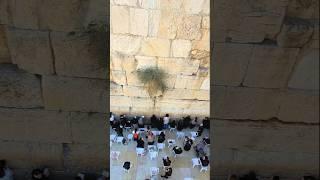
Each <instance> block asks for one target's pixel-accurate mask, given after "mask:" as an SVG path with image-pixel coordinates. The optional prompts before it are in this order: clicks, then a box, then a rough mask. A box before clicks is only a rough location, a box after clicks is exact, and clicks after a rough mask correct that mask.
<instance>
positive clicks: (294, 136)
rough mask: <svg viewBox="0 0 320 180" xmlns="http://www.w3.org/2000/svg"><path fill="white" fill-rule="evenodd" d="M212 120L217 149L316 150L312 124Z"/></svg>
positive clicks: (289, 151)
mask: <svg viewBox="0 0 320 180" xmlns="http://www.w3.org/2000/svg"><path fill="white" fill-rule="evenodd" d="M212 122H213V124H214V127H215V134H216V135H215V137H213V139H214V140H213V141H214V142H217V146H218V145H219V147H220V148H226V149H229V148H230V149H231V148H236V149H239V150H256V151H276V152H287V153H294V152H300V153H316V152H317V149H319V146H318V145H317V144H319V142H318V141H317V140H318V139H319V137H318V136H317V133H318V132H319V129H317V128H316V126H305V125H298V124H282V123H279V122H248V121H246V122H237V121H232V120H229V121H226V120H219V119H215V120H213V121H212ZM222 139H224V140H223V141H222Z"/></svg>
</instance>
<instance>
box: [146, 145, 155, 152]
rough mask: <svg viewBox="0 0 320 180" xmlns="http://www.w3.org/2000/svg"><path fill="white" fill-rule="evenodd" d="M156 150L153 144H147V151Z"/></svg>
mask: <svg viewBox="0 0 320 180" xmlns="http://www.w3.org/2000/svg"><path fill="white" fill-rule="evenodd" d="M156 150H157V148H156V146H155V145H148V151H149V152H152V151H156Z"/></svg>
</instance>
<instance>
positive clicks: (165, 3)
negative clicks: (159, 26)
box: [160, 0, 184, 13]
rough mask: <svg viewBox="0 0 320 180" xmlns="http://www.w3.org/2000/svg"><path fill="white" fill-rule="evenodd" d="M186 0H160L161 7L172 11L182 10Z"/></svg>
mask: <svg viewBox="0 0 320 180" xmlns="http://www.w3.org/2000/svg"><path fill="white" fill-rule="evenodd" d="M183 2H184V0H175V1H171V0H160V8H161V9H165V10H170V11H181V7H182V5H183ZM179 13H181V12H179Z"/></svg>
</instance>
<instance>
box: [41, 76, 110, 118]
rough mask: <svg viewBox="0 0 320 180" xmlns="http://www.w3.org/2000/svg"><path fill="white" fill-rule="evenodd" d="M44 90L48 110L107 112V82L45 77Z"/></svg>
mask: <svg viewBox="0 0 320 180" xmlns="http://www.w3.org/2000/svg"><path fill="white" fill-rule="evenodd" d="M42 90H43V97H44V103H45V108H46V109H48V110H64V111H81V112H103V113H105V112H106V111H107V101H106V99H107V94H108V93H107V90H108V88H107V82H106V81H105V80H97V79H87V78H69V77H58V76H44V77H43V81H42Z"/></svg>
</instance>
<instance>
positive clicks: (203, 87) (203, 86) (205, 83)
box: [200, 77, 210, 90]
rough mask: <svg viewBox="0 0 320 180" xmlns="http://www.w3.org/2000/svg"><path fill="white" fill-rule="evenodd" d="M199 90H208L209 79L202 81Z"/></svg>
mask: <svg viewBox="0 0 320 180" xmlns="http://www.w3.org/2000/svg"><path fill="white" fill-rule="evenodd" d="M200 89H201V90H210V79H209V77H208V78H206V79H204V80H203V82H202V84H201V86H200Z"/></svg>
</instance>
